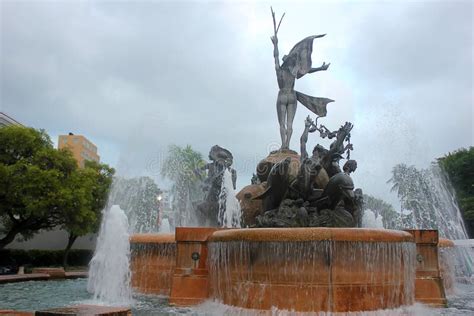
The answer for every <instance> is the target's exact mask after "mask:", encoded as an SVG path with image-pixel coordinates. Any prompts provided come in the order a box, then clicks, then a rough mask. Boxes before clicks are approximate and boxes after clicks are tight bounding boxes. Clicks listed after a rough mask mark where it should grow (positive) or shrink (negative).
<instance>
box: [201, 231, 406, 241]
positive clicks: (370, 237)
mask: <svg viewBox="0 0 474 316" xmlns="http://www.w3.org/2000/svg"><path fill="white" fill-rule="evenodd" d="M322 240H333V241H361V242H391V243H393V242H413V241H414V239H413V236H412V235H411V234H410V233H407V232H404V231H399V230H390V229H370V228H321V227H305V228H248V229H228V230H220V231H216V232H214V233H213V234H212V235H211V236H210V237H209V241H210V242H219V241H258V242H261V241H270V242H271V241H278V242H282V241H322Z"/></svg>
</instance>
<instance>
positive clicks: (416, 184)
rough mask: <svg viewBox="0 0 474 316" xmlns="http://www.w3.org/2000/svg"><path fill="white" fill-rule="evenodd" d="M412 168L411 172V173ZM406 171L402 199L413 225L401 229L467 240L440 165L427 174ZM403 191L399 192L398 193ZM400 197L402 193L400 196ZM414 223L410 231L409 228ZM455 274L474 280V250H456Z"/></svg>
mask: <svg viewBox="0 0 474 316" xmlns="http://www.w3.org/2000/svg"><path fill="white" fill-rule="evenodd" d="M410 168H411V169H410ZM410 168H407V170H409V172H406V173H405V174H406V177H405V181H403V182H402V183H401V185H403V188H402V191H403V192H404V193H403V194H402V195H401V200H402V201H401V202H402V208H405V210H404V211H411V221H408V222H405V225H404V226H403V227H401V228H415V229H437V230H438V231H439V235H440V237H442V238H447V239H450V240H453V241H455V240H466V239H468V238H469V237H468V234H467V230H466V227H465V225H464V221H463V218H462V215H461V211H460V209H459V206H458V203H457V201H456V195H455V193H454V189H453V188H452V186H451V184H450V182H449V179H448V177H447V176H446V174H445V173H444V171H443V170H442V169H441V167H440V166H439V165H438V164H437V163H433V164H432V165H431V167H430V168H429V169H427V170H421V171H418V170H416V169H413V167H410ZM399 191H400V190H399ZM399 196H400V193H399ZM410 222H411V227H406V225H407V224H409V223H410ZM455 251H456V252H457V260H456V273H457V275H458V276H461V277H464V278H472V277H473V276H474V250H473V248H472V247H455Z"/></svg>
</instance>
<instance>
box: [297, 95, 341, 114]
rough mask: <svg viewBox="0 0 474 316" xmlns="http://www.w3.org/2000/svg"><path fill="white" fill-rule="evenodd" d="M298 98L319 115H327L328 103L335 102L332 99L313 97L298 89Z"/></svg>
mask: <svg viewBox="0 0 474 316" xmlns="http://www.w3.org/2000/svg"><path fill="white" fill-rule="evenodd" d="M296 99H297V100H298V102H300V103H301V104H303V105H304V106H305V107H307V108H308V110H310V111H311V112H313V113H314V114H316V115H317V116H326V114H327V112H328V111H327V109H326V107H327V105H328V104H329V103H331V102H334V100H332V99H328V98H318V97H312V96H310V95H307V94H304V93H301V92H298V91H296Z"/></svg>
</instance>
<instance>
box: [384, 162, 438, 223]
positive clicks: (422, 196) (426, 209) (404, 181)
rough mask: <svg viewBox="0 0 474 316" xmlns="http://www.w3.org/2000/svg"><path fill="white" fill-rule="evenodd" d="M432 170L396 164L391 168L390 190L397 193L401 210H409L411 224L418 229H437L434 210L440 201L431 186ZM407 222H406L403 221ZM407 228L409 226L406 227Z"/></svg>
mask: <svg viewBox="0 0 474 316" xmlns="http://www.w3.org/2000/svg"><path fill="white" fill-rule="evenodd" d="M432 177H433V175H432V172H431V171H430V170H429V169H421V170H418V169H417V168H415V167H414V166H407V165H405V164H398V165H396V166H395V167H393V169H392V178H391V179H390V180H389V182H390V183H392V184H393V186H392V191H395V192H396V193H397V194H398V197H399V199H400V203H401V207H402V210H406V211H411V212H412V217H411V219H412V220H413V221H414V222H413V223H412V224H411V226H413V225H414V226H415V227H416V228H419V229H439V223H438V219H437V217H436V212H435V210H436V209H438V208H439V207H440V201H439V199H438V197H437V196H436V194H435V191H434V190H433V188H432ZM405 224H408V223H405ZM406 228H409V227H406Z"/></svg>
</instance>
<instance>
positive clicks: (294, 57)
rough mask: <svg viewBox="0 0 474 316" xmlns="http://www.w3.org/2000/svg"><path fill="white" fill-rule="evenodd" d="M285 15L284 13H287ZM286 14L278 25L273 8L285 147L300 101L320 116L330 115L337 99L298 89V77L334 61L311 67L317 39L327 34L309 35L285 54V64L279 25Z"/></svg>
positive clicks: (286, 146)
mask: <svg viewBox="0 0 474 316" xmlns="http://www.w3.org/2000/svg"><path fill="white" fill-rule="evenodd" d="M283 16H284V14H283ZM283 16H282V17H281V19H280V22H279V23H278V26H277V25H276V21H275V12H273V9H272V17H273V30H274V35H273V36H272V37H271V40H272V43H273V57H274V59H275V71H276V75H277V81H278V88H279V89H280V90H279V92H278V98H277V104H276V106H277V114H278V123H279V124H280V136H281V149H282V150H283V149H289V147H290V139H291V134H292V133H293V119H294V118H295V114H296V101H299V102H300V103H302V104H303V105H304V106H306V107H307V108H308V109H309V110H310V111H312V112H314V113H316V114H317V115H318V116H325V115H326V112H327V111H326V105H327V104H328V103H330V102H333V100H331V99H328V98H317V97H311V96H308V95H305V94H303V93H301V92H298V91H295V90H294V87H295V79H299V78H301V77H302V76H304V75H305V74H307V73H313V72H317V71H321V70H327V69H328V67H329V65H330V64H326V63H323V64H322V65H321V67H318V68H312V67H311V53H312V51H313V40H314V39H315V38H320V37H323V36H325V35H326V34H322V35H313V36H309V37H307V38H305V39H303V40H302V41H300V42H299V43H298V44H296V45H295V46H294V47H293V49H292V50H291V51H290V53H289V54H288V55H285V56H283V58H282V60H283V64H282V65H280V58H279V52H278V37H277V33H278V29H279V28H280V24H281V21H282V20H283Z"/></svg>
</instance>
